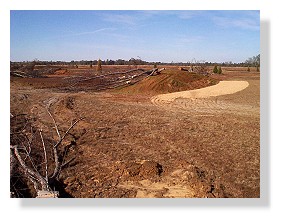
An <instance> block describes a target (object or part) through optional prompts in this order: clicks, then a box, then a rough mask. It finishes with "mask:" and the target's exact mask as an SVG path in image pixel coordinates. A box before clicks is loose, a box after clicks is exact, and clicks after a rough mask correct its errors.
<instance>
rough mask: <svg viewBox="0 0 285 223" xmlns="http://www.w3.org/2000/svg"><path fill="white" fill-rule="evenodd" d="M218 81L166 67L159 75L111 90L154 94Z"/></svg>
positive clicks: (209, 84) (198, 86) (212, 83)
mask: <svg viewBox="0 0 285 223" xmlns="http://www.w3.org/2000/svg"><path fill="white" fill-rule="evenodd" d="M218 82H219V81H218V80H216V79H213V78H211V77H208V76H203V75H198V74H192V73H189V72H185V71H179V70H178V69H177V70H176V69H175V70H174V69H167V70H164V71H162V72H161V74H160V75H157V76H150V77H147V78H145V79H144V80H142V81H140V82H138V83H136V84H134V85H131V86H127V87H124V88H121V89H115V90H113V91H112V92H114V93H115V92H116V93H126V94H144V95H156V94H163V93H171V92H177V91H185V90H193V89H198V88H204V87H207V86H211V85H215V84H217V83H218Z"/></svg>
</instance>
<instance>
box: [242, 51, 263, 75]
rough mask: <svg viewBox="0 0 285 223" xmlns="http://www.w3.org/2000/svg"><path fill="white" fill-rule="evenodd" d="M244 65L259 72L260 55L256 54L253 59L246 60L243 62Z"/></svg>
mask: <svg viewBox="0 0 285 223" xmlns="http://www.w3.org/2000/svg"><path fill="white" fill-rule="evenodd" d="M245 64H247V66H248V67H256V71H257V72H259V67H260V54H258V55H257V56H253V57H250V58H248V59H247V60H246V61H245ZM249 71H250V70H249Z"/></svg>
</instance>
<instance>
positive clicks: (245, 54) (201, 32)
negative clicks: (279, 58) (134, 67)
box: [10, 10, 260, 62]
mask: <svg viewBox="0 0 285 223" xmlns="http://www.w3.org/2000/svg"><path fill="white" fill-rule="evenodd" d="M259 53H260V12H259V11H249V10H240V11H238V10H236V11H229V10H223V11H216V10H210V11H196V10H195V11H189V10H187V11H182V10H179V11H164V10H158V11H149V10H148V11H133V10H127V11H117V10H114V11H102V10H99V11H75V10H73V11H68V10H65V11H49V10H44V11H37V10H33V11H26V10H24V11H18V10H16V11H15V10H12V11H11V12H10V59H11V61H31V60H34V59H38V60H45V61H50V60H52V61H57V60H60V61H71V60H96V59H99V58H100V59H102V60H106V59H112V60H117V59H124V60H129V59H130V58H135V59H142V60H145V61H152V62H158V61H160V62H189V61H190V62H191V61H208V62H228V61H232V62H243V61H245V60H246V59H248V58H249V57H252V56H256V55H258V54H259Z"/></svg>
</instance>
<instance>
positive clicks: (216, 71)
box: [213, 65, 218, 74]
mask: <svg viewBox="0 0 285 223" xmlns="http://www.w3.org/2000/svg"><path fill="white" fill-rule="evenodd" d="M213 72H214V73H215V74H217V73H218V67H217V65H215V67H214V69H213Z"/></svg>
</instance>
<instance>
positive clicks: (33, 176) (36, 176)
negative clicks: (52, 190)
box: [10, 145, 49, 191]
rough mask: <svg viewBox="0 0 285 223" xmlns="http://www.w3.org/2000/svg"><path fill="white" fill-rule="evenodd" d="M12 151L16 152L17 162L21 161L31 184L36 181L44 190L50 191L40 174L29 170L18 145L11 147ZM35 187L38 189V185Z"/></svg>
mask: <svg viewBox="0 0 285 223" xmlns="http://www.w3.org/2000/svg"><path fill="white" fill-rule="evenodd" d="M10 149H12V150H13V151H14V154H15V156H16V158H17V160H18V161H19V163H20V165H21V166H22V168H23V169H24V171H25V173H26V174H27V176H28V178H29V179H30V180H31V182H33V180H34V179H35V180H36V181H39V183H40V184H41V188H42V190H46V191H48V190H49V186H48V182H47V181H46V180H45V178H43V177H42V176H41V175H40V174H39V173H37V172H35V171H33V170H32V169H31V168H29V167H28V166H27V165H26V163H25V161H24V160H23V159H22V157H21V155H20V154H19V150H18V146H17V145H15V146H10ZM34 186H35V187H36V188H37V185H34Z"/></svg>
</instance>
